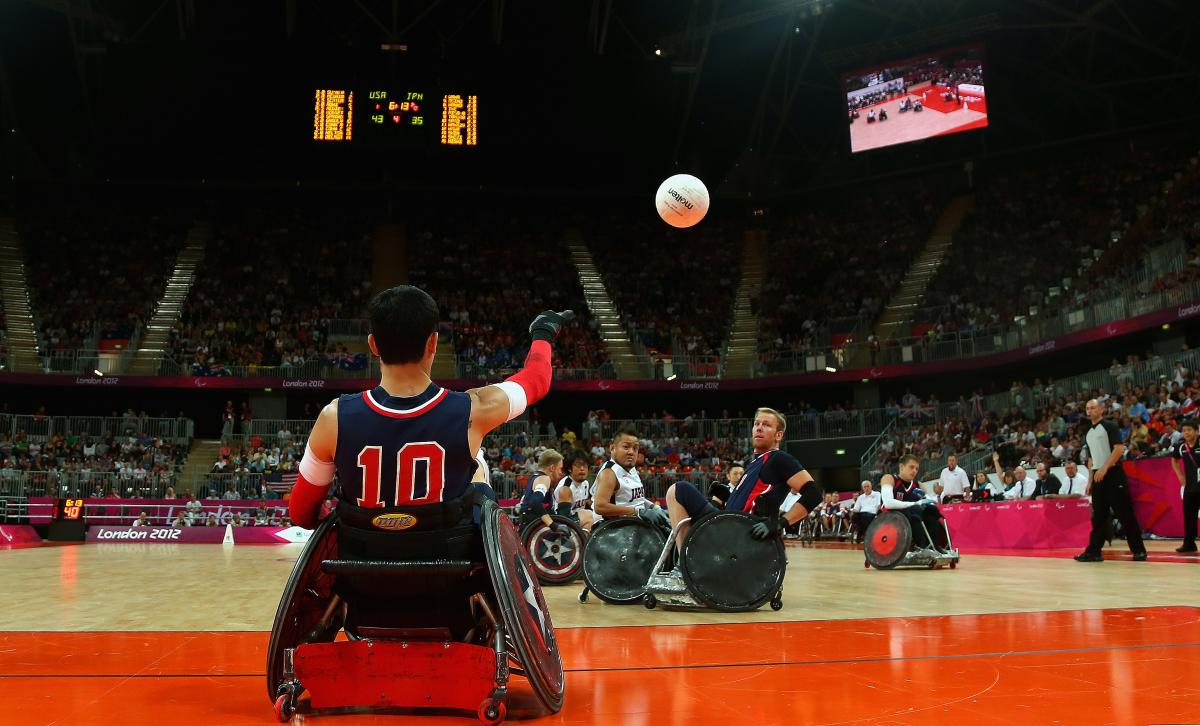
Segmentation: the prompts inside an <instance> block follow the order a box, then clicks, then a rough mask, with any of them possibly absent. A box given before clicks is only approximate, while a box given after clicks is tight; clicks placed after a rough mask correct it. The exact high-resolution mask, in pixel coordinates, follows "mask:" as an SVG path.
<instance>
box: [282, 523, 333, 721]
mask: <svg viewBox="0 0 1200 726" xmlns="http://www.w3.org/2000/svg"><path fill="white" fill-rule="evenodd" d="M336 520H337V515H336V514H330V515H329V516H328V517H326V518H325V519H324V520H323V521H322V522H321V523H320V524H319V525H318V526H317V528H316V530H314V531H313V534H312V537H310V538H309V540H308V542H307V543H305V545H304V551H303V552H301V553H300V557H299V559H297V560H296V565H295V566H294V567H293V568H292V574H291V576H290V577H288V581H287V585H286V586H284V589H283V597H281V598H280V599H279V608H278V609H277V610H276V611H275V624H274V625H273V626H272V627H271V641H270V644H269V645H268V646H267V697H268V698H270V699H271V701H272V702H275V701H276V700H277V699H278V698H279V697H280V696H281V695H282V694H281V693H280V691H279V687H280V686H281V685H283V684H284V670H285V665H286V664H285V662H284V658H285V651H286V650H287V649H288V648H295V647H296V646H298V645H300V644H302V643H318V642H321V643H327V642H330V641H332V640H333V639H334V637H335V636H336V635H337V632H338V630H340V629H341V626H342V621H341V618H340V617H337V616H335V617H333V618H332V620H331V621H330V622H328V623H326V625H324V626H322V625H321V621H322V620H323V619H324V618H325V616H326V612H327V611H328V610H329V608H330V606H331V605H332V604H333V597H334V596H333V577H332V576H330V575H326V574H325V573H323V572H321V561H322V560H327V559H336V558H337V551H338V538H337V525H336ZM299 695H300V694H292V696H293V703H294V697H297V696H299Z"/></svg>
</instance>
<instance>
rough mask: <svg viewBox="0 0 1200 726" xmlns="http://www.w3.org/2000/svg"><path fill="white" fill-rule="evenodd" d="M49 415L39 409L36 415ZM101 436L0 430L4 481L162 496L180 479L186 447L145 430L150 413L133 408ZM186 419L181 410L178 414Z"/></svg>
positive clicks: (49, 488) (51, 489)
mask: <svg viewBox="0 0 1200 726" xmlns="http://www.w3.org/2000/svg"><path fill="white" fill-rule="evenodd" d="M39 418H41V419H44V418H45V411H44V409H39V411H38V413H37V414H35V415H34V416H33V417H32V419H33V421H34V422H35V423H36V422H37V421H38V420H39ZM112 418H113V419H117V418H120V419H121V420H122V424H121V425H120V427H119V428H117V429H115V430H112V431H104V432H103V433H101V434H100V435H97V436H93V435H90V434H86V433H84V434H80V433H76V432H73V431H69V430H68V431H63V432H56V433H51V434H48V435H40V434H38V433H34V432H30V431H29V430H26V429H24V428H18V429H16V430H13V431H3V432H0V482H13V481H16V480H22V481H24V482H26V484H31V485H32V490H33V491H37V490H38V489H44V491H45V492H46V493H47V494H51V493H54V494H57V493H59V490H58V487H59V486H60V485H61V486H68V487H70V488H71V489H72V490H74V491H77V492H79V493H80V494H82V495H86V494H90V495H91V496H93V497H101V496H113V497H133V496H143V495H155V496H158V495H161V493H162V492H163V491H165V490H166V489H167V488H168V487H171V486H173V485H174V484H176V483H177V481H178V475H179V471H180V468H181V467H182V465H183V462H184V459H185V458H186V457H187V452H188V447H187V445H186V444H180V443H178V442H176V441H171V440H168V439H164V438H161V437H156V436H153V435H151V434H149V433H147V430H146V427H145V425H144V424H145V421H146V418H147V417H146V414H145V412H144V411H143V412H141V413H140V414H135V413H134V412H133V410H132V409H129V410H127V411H126V412H125V414H124V415H123V416H120V417H118V416H117V414H116V412H115V411H114V412H113V415H112ZM180 418H181V419H182V414H180Z"/></svg>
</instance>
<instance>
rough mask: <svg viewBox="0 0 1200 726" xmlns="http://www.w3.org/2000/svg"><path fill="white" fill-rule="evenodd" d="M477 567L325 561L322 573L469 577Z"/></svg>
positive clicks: (457, 562) (447, 563) (453, 562)
mask: <svg viewBox="0 0 1200 726" xmlns="http://www.w3.org/2000/svg"><path fill="white" fill-rule="evenodd" d="M475 566H476V565H475V564H474V563H472V562H470V561H467V560H417V561H406V562H390V561H386V560H323V561H322V562H321V572H324V573H326V574H328V575H367V576H371V577H373V576H376V575H415V576H421V575H469V574H470V573H471V570H472V569H473V568H474V567H475Z"/></svg>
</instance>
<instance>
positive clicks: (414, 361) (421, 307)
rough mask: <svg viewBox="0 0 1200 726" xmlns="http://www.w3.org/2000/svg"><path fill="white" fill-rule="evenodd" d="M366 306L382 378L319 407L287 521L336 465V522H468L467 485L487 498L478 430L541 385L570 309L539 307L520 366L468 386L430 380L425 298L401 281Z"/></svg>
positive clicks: (434, 339)
mask: <svg viewBox="0 0 1200 726" xmlns="http://www.w3.org/2000/svg"><path fill="white" fill-rule="evenodd" d="M368 314H369V317H370V325H371V327H370V330H371V332H370V334H369V335H368V336H367V345H368V346H369V347H370V349H371V352H372V353H373V354H375V355H376V356H378V357H379V359H380V363H381V366H380V368H381V371H382V375H381V380H380V383H379V385H378V386H376V387H375V388H373V389H371V390H368V391H363V392H362V393H355V394H348V395H343V396H340V397H339V398H337V399H334V400H333V401H331V402H330V403H329V404H328V405H327V406H325V408H324V409H322V410H321V413H320V415H319V416H318V417H317V421H316V423H315V425H314V426H313V430H312V433H311V434H310V436H309V439H308V446H307V447H306V449H305V452H304V458H303V459H302V460H301V462H300V467H299V477H298V479H297V481H296V485H295V487H294V488H293V489H292V494H291V503H290V512H291V517H292V519H293V520H294V521H295V522H296V524H298V525H300V526H301V527H306V528H309V529H311V528H313V527H315V526H316V524H317V522H318V520H319V519H320V512H321V505H322V502H323V500H324V499H325V497H326V495H327V493H328V490H329V485H330V483H331V482H332V481H333V477H334V473H335V472H336V474H337V478H338V482H339V492H338V499H339V501H338V505H337V506H338V516H339V523H340V524H341V525H342V526H344V527H350V528H353V529H355V530H359V531H364V530H365V531H367V532H368V533H373V534H374V535H379V534H384V533H389V532H393V531H396V530H413V531H423V530H440V529H446V528H449V527H455V526H459V525H463V524H469V523H470V522H471V521H472V519H473V517H472V510H473V507H472V505H473V504H474V503H475V501H476V498H477V497H476V496H475V494H474V492H476V491H484V490H486V492H487V493H489V494H490V488H488V487H487V486H486V484H483V483H482V482H483V481H484V480H485V479H486V478H485V477H484V476H483V475H482V474H481V473H477V471H476V470H477V468H478V467H479V462H478V460H477V459H476V458H475V456H476V453H477V452H478V451H479V449H480V444H481V442H482V441H483V437H484V436H485V435H486V434H487V433H488V432H489V431H491V430H492V429H494V428H496V427H497V426H499V425H500V424H503V423H504V422H506V421H511V420H512V419H514V418H516V417H517V416H520V415H521V413H522V412H524V410H525V407H526V406H527V405H529V404H532V403H535V402H536V401H538V400H539V399H541V398H542V397H543V396H545V395H546V393H547V392H549V390H550V382H551V343H552V342H553V341H554V339H555V338H556V337H557V336H558V333H559V331H560V330H561V329H562V327H563V326H564V325H565V324H566V323H567V322H569V321H570V320H571V319H572V318H573V317H574V314H573V313H572V312H571V311H569V310H567V311H563V312H553V311H549V310H547V311H545V312H543V313H541V314H540V315H538V316H537V317H536V318H535V319H534V321H533V323H531V324H530V326H529V332H530V335H531V336H532V338H533V342H532V345H531V346H530V349H529V354H528V355H527V356H526V358H525V367H524V368H523V369H522V370H521V371H519V372H518V373H516V374H515V375H513V376H511V377H510V378H508V379H507V380H505V381H504V382H502V383H498V384H495V385H490V386H484V387H482V388H474V389H471V390H469V391H466V392H465V393H460V392H455V391H448V390H446V389H444V388H442V387H441V386H438V385H436V384H435V383H433V381H432V380H431V377H430V371H431V370H432V368H433V358H434V355H435V354H436V352H437V345H438V333H437V325H438V320H439V318H440V315H439V313H438V308H437V304H436V303H434V301H433V298H431V297H430V296H429V295H428V294H426V293H425V292H424V291H423V290H421V289H419V288H416V287H412V286H409V285H400V286H397V287H393V288H390V289H388V290H384V291H383V292H381V293H379V294H378V295H376V296H375V298H374V299H372V300H371V303H370V306H369V308H368ZM472 479H476V480H477V482H479V483H477V484H475V485H473V484H472ZM490 496H491V497H492V498H494V497H495V495H494V494H490ZM385 515H393V516H385ZM343 539H344V538H343ZM340 544H341V539H339V545H340Z"/></svg>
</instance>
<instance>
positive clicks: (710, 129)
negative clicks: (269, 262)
mask: <svg viewBox="0 0 1200 726" xmlns="http://www.w3.org/2000/svg"><path fill="white" fill-rule="evenodd" d="M1197 21H1200V3H1195V2H1191V1H1189V0H1137V1H1136V2H1134V1H1127V2H1121V1H1118V0H789V1H788V2H778V1H775V0H694V1H693V2H684V1H664V2H644V1H642V0H624V1H621V0H590V1H584V0H580V1H578V2H558V3H512V2H507V1H506V0H465V1H461V2H452V1H451V0H435V1H433V2H429V1H427V0H423V1H420V2H413V1H402V0H351V1H346V0H276V1H262V2H235V1H223V2H207V1H206V2H196V0H162V2H144V1H135V0H15V1H13V2H8V3H4V7H3V8H0V62H2V65H0V109H2V111H0V113H3V116H2V118H0V120H3V122H4V126H5V127H6V129H5V130H6V131H10V133H9V134H8V135H7V137H6V143H5V146H4V149H5V151H6V152H7V153H6V154H5V156H6V157H7V161H6V162H0V163H3V164H4V165H5V170H6V171H8V172H10V174H9V176H11V177H17V176H20V177H22V178H29V177H53V178H100V177H106V178H107V177H114V176H115V177H125V178H148V179H152V178H168V179H174V178H179V179H190V178H201V177H203V178H209V179H259V180H285V179H291V178H295V179H302V178H303V179H313V178H328V179H344V180H353V181H356V182H362V183H379V182H385V183H411V184H423V183H424V184H447V185H451V186H453V185H455V184H459V183H468V182H469V183H482V184H491V185H500V186H504V185H530V186H544V187H555V186H568V187H571V186H576V187H581V188H593V187H594V188H607V189H610V190H611V189H621V188H622V187H624V186H627V185H630V184H643V183H644V182H645V180H652V179H657V178H661V177H662V176H664V175H665V174H667V173H670V172H672V171H675V170H688V171H691V172H693V173H697V174H699V175H701V176H702V177H704V178H705V179H707V180H709V181H710V186H713V187H716V188H717V190H718V193H720V194H725V195H737V196H746V195H756V196H767V195H773V194H778V193H783V192H789V191H793V190H799V189H804V188H806V187H812V186H821V185H830V184H839V183H844V182H848V181H853V180H855V179H858V178H861V177H863V176H868V175H877V174H883V173H890V172H893V171H896V170H898V169H911V168H916V167H922V166H927V165H936V164H939V163H948V162H951V161H954V160H958V159H965V158H973V157H979V156H984V155H989V154H997V153H1006V152H1009V151H1013V150H1018V149H1029V148H1036V147H1039V146H1044V145H1053V144H1056V143H1061V142H1063V141H1064V140H1068V139H1076V138H1081V137H1087V136H1089V135H1101V134H1110V133H1114V132H1119V131H1122V130H1127V129H1133V128H1140V127H1146V126H1153V125H1154V124H1160V123H1163V122H1167V121H1178V120H1182V119H1188V118H1193V117H1195V116H1196V115H1197V103H1198V102H1197V100H1196V94H1194V93H1193V92H1192V91H1191V89H1192V88H1193V87H1194V86H1195V85H1196V82H1197V80H1200V78H1198V76H1200V62H1198V57H1197V52H1196V45H1195V41H1194V39H1193V36H1194V35H1195V32H1196V31H1195V30H1194V29H1195V28H1196V27H1197V25H1198V22H1197ZM973 42H982V43H984V44H985V46H986V52H987V84H988V102H989V109H990V111H989V115H990V116H991V117H992V119H993V120H992V122H991V126H990V127H989V129H988V130H987V131H986V132H983V133H978V134H966V135H963V136H962V137H961V138H955V139H953V140H944V141H939V142H938V143H923V144H917V145H909V146H904V147H897V148H895V149H892V150H888V151H884V152H878V153H872V154H869V155H856V156H851V155H850V154H849V153H848V149H847V138H846V126H845V123H844V121H845V119H844V99H843V98H842V96H841V90H840V82H839V77H840V74H841V73H843V72H846V71H849V70H852V69H854V68H858V67H863V66H868V65H871V64H875V63H880V62H884V61H887V60H889V59H893V58H897V57H903V56H904V55H906V54H911V53H919V52H924V51H933V50H937V49H939V48H943V47H947V46H954V45H962V44H965V43H973ZM408 78H420V79H428V80H430V81H431V82H437V83H459V84H470V85H472V86H473V87H477V88H479V89H480V93H481V94H483V95H482V97H483V98H485V101H486V102H487V103H489V104H490V107H491V108H497V109H499V110H497V111H495V112H494V113H493V115H492V116H490V117H487V116H483V115H482V113H481V118H483V119H484V121H481V125H483V130H482V131H481V134H484V133H486V138H487V139H488V140H489V143H488V148H487V150H486V151H485V152H482V153H481V154H480V155H479V158H478V159H475V160H472V161H470V162H464V161H463V160H461V159H456V160H452V161H449V162H447V161H445V160H443V159H438V158H436V157H435V156H433V155H430V154H428V153H413V152H412V151H411V150H408V151H405V152H404V153H399V152H396V151H395V150H375V151H374V152H373V153H357V154H350V155H347V156H346V157H345V158H338V157H337V156H336V155H334V154H329V153H324V152H321V153H314V152H313V150H312V148H311V144H306V143H305V130H306V123H307V120H306V119H305V118H304V109H305V102H304V99H306V98H308V95H309V94H311V90H309V89H311V88H314V87H321V86H322V85H323V84H339V83H341V84H348V83H359V82H364V81H366V80H372V81H374V80H384V81H390V82H395V81H398V80H400V79H408ZM297 99H300V102H299V103H297ZM13 129H15V130H16V131H12V130H13Z"/></svg>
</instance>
